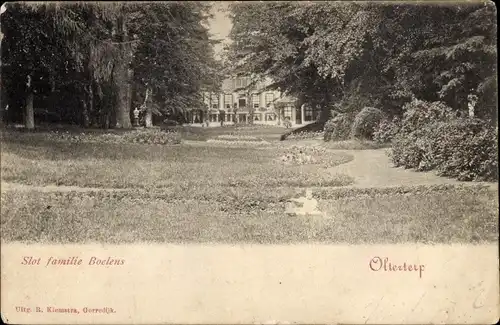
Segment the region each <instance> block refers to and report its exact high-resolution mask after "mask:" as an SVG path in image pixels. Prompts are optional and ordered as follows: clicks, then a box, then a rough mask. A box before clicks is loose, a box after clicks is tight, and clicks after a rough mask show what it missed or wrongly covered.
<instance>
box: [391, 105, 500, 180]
mask: <svg viewBox="0 0 500 325" xmlns="http://www.w3.org/2000/svg"><path fill="white" fill-rule="evenodd" d="M497 137H498V130H497V129H494V128H492V127H491V126H490V125H489V124H488V123H487V122H486V121H483V120H479V119H474V118H463V117H458V116H457V115H455V114H454V113H453V112H452V111H451V109H449V108H448V107H446V106H445V105H444V104H441V103H428V102H420V101H419V102H414V103H411V104H410V105H407V106H406V107H405V112H404V115H403V120H402V124H401V128H400V131H399V132H398V133H397V134H396V135H395V136H394V138H393V139H392V151H391V159H392V162H393V163H394V165H395V166H398V167H399V166H401V167H405V168H414V169H416V170H418V171H429V170H436V171H437V172H438V174H439V175H441V176H447V177H452V178H457V179H458V180H462V181H496V180H498V158H497V151H498V140H497Z"/></svg>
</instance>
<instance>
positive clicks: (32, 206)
mask: <svg viewBox="0 0 500 325" xmlns="http://www.w3.org/2000/svg"><path fill="white" fill-rule="evenodd" d="M213 129H216V128H213ZM222 129H223V128H219V131H221V130H222ZM243 129H244V130H243ZM265 130H268V129H265ZM258 131H259V130H258V129H257V128H254V129H252V128H248V129H245V128H241V129H237V128H236V127H235V128H233V131H231V132H235V133H236V134H243V135H245V136H249V137H250V136H255V137H260V138H262V133H258ZM213 132H214V133H213V135H211V137H212V136H218V135H220V133H216V132H215V131H213ZM224 132H225V131H224ZM267 132H269V136H270V135H271V134H273V133H272V132H271V131H267ZM273 132H274V135H276V130H274V131H273ZM228 134H229V133H228ZM278 138H279V137H278ZM283 150H286V149H284V148H283V147H280V146H278V144H277V143H276V142H274V143H273V144H272V146H271V147H269V146H268V147H267V148H266V149H262V148H256V147H244V146H230V147H224V146H209V145H197V146H192V145H185V144H180V145H166V146H161V145H146V144H123V143H122V144H116V143H85V142H80V143H72V142H67V141H53V139H47V138H45V137H44V136H41V135H40V134H36V133H27V134H23V135H18V136H12V135H11V136H10V137H7V138H5V137H4V141H3V143H2V155H1V176H2V181H4V182H9V183H23V184H30V185H38V186H43V185H72V186H80V187H94V188H117V189H118V188H119V189H125V190H124V191H120V192H117V191H115V192H105V191H92V192H82V191H71V192H54V193H47V192H40V191H37V190H35V189H31V190H29V191H24V190H23V191H21V190H19V189H17V190H16V189H11V190H9V191H6V192H2V194H1V206H2V209H1V231H2V240H4V241H12V240H15V241H28V242H29V241H36V242H41V241H43V242H52V243H53V242H58V243H69V242H72V243H84V242H108V243H122V242H137V241H142V242H147V241H150V242H151V241H152V242H204V243H209V242H213V243H242V242H248V243H299V242H323V243H351V244H357V243H402V242H421V243H449V242H462V243H480V242H494V241H496V240H498V199H497V192H495V191H491V190H488V189H487V188H479V187H471V186H468V187H467V186H466V187H456V186H448V187H446V186H445V187H442V186H441V187H440V186H437V187H436V186H430V187H429V186H427V187H425V186H424V187H419V186H410V187H409V188H395V189H393V188H391V189H353V188H350V187H348V185H350V184H351V183H352V182H353V179H352V178H351V177H350V176H348V175H344V174H335V173H334V172H333V171H331V170H330V169H327V168H326V167H327V166H334V165H338V164H342V163H345V162H348V161H350V160H351V159H353V157H352V156H349V155H347V154H340V153H336V152H335V151H326V152H324V153H322V154H324V155H325V156H324V157H323V159H322V160H321V163H317V164H310V165H286V164H283V163H281V162H279V161H278V158H279V157H280V156H281V155H283ZM305 187H312V188H313V193H314V197H315V198H317V199H318V201H319V207H320V209H321V211H323V212H324V213H325V215H326V217H324V218H309V217H292V216H288V215H286V214H285V213H284V210H285V204H286V201H287V200H288V199H290V198H292V197H297V196H299V195H303V194H304V188H305Z"/></svg>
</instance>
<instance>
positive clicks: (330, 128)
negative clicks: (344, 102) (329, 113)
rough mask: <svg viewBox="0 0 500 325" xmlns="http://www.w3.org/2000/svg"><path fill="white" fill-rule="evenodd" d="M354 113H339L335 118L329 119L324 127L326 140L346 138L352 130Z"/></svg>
mask: <svg viewBox="0 0 500 325" xmlns="http://www.w3.org/2000/svg"><path fill="white" fill-rule="evenodd" d="M352 120H353V118H352V115H351V114H348V113H338V114H337V115H336V116H335V117H334V118H331V119H329V120H328V121H327V122H326V123H325V126H324V128H323V131H324V135H323V138H324V140H325V141H338V140H346V139H348V138H349V132H350V131H351V124H352Z"/></svg>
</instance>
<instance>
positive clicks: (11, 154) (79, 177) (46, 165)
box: [1, 141, 352, 195]
mask: <svg viewBox="0 0 500 325" xmlns="http://www.w3.org/2000/svg"><path fill="white" fill-rule="evenodd" d="M280 154H282V153H281V152H280V150H260V149H258V148H250V147H249V148H242V147H228V148H226V147H223V146H220V147H215V146H213V147H210V146H205V147H200V146H186V145H178V146H156V145H144V144H111V143H101V144H89V143H78V144H76V143H65V142H51V141H39V142H38V143H31V142H30V143H20V142H15V143H13V142H6V143H3V145H2V157H1V171H2V180H3V181H6V182H17V183H24V184H30V185H48V184H53V185H71V186H81V187H103V188H110V187H111V188H146V189H151V188H178V189H184V191H185V193H186V195H193V193H195V192H196V191H197V189H200V190H201V191H203V190H205V189H213V187H214V186H221V187H234V186H240V187H256V188H260V189H266V188H268V187H275V186H291V187H300V186H343V185H348V184H350V183H351V182H352V179H351V178H349V177H348V176H346V175H338V174H332V173H330V172H329V171H328V170H327V169H326V168H323V167H324V166H322V165H304V166H284V165H283V164H281V163H279V162H277V161H276V159H277V158H278V157H279V156H280ZM329 155H330V157H329V163H330V164H333V165H335V164H340V163H344V162H347V161H349V160H350V159H352V157H350V156H348V155H339V154H333V153H329Z"/></svg>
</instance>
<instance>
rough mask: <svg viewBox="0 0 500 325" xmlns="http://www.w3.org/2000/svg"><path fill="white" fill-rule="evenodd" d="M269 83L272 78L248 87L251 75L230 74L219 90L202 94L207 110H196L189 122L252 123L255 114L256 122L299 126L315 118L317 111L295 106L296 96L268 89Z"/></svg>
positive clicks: (254, 120)
mask: <svg viewBox="0 0 500 325" xmlns="http://www.w3.org/2000/svg"><path fill="white" fill-rule="evenodd" d="M270 83H271V80H270V79H267V80H262V81H259V82H255V83H254V85H253V86H252V87H249V85H250V84H251V78H250V77H228V78H226V79H225V80H224V81H223V83H222V87H221V90H222V91H221V92H220V93H210V92H204V93H203V101H204V103H205V105H206V107H207V108H208V109H207V110H205V111H203V110H198V111H193V112H192V113H191V114H190V117H189V119H190V122H191V123H202V122H204V121H206V120H208V122H210V123H220V122H221V120H223V121H224V123H229V124H231V123H249V122H250V119H251V118H252V116H253V122H254V123H255V124H280V123H282V122H283V121H284V120H289V121H290V122H291V123H292V124H293V125H300V124H307V123H310V122H313V121H315V120H316V116H317V114H315V113H316V112H314V111H313V110H312V109H310V108H308V107H307V106H305V105H303V106H302V107H296V99H295V98H293V97H289V96H284V95H283V94H282V93H281V92H280V91H277V90H267V89H266V87H267V86H268V85H269V84H270ZM279 108H281V109H279ZM280 113H281V114H280Z"/></svg>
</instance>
